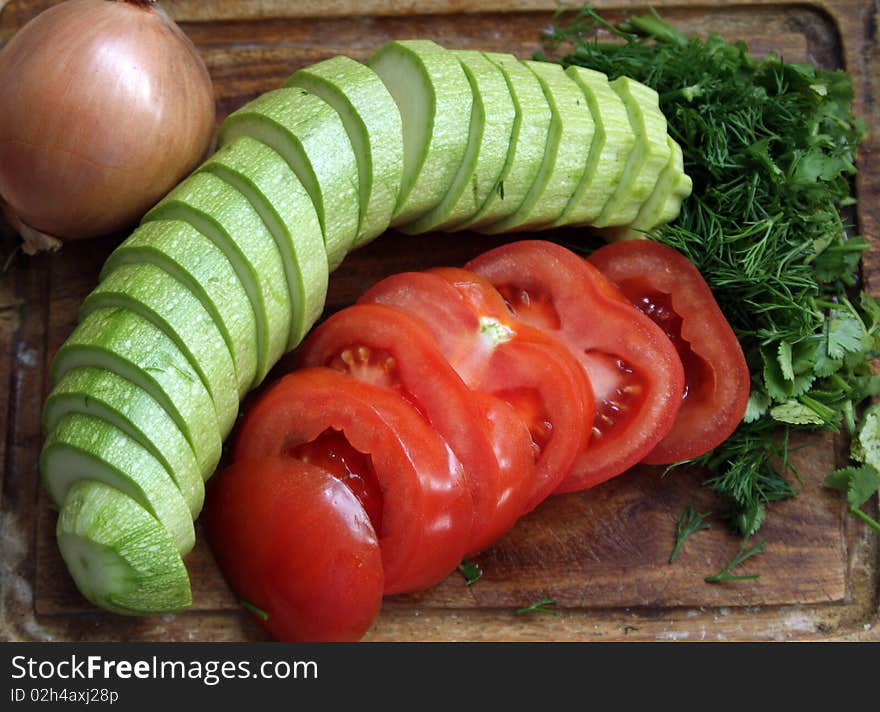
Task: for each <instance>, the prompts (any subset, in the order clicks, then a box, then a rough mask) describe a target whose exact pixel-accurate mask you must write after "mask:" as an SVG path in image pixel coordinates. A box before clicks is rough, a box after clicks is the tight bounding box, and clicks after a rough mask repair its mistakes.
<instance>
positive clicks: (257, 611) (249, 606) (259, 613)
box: [238, 598, 269, 621]
mask: <svg viewBox="0 0 880 712" xmlns="http://www.w3.org/2000/svg"><path fill="white" fill-rule="evenodd" d="M238 604H239V605H240V606H241V607H242V608H244V609H245V610H246V611H250V612H251V613H253V614H254V615H255V616H256V617H257V618H259V619H260V620H264V621H267V620H269V614H268V613H266V611H264V610H263V609H262V608H258V607H257V606H255V605H254V604H253V603H251V602H250V601H245V600H244V599H243V598H240V599H239V600H238Z"/></svg>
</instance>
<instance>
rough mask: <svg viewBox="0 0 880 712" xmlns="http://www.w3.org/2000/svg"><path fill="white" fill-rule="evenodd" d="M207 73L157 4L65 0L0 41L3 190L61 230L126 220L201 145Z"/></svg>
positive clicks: (193, 158)
mask: <svg viewBox="0 0 880 712" xmlns="http://www.w3.org/2000/svg"><path fill="white" fill-rule="evenodd" d="M214 126H215V104H214V93H213V87H212V84H211V78H210V76H209V74H208V70H207V69H206V67H205V65H204V62H203V61H202V59H201V57H200V56H199V54H198V51H197V50H196V49H195V47H194V46H193V44H192V43H191V42H190V40H189V39H188V38H187V37H186V35H185V34H184V33H183V32H182V31H181V30H180V28H178V27H177V25H176V24H174V23H173V22H172V21H171V20H170V18H168V16H167V15H166V14H165V13H164V11H163V10H161V9H160V8H159V7H157V6H155V5H154V4H150V3H137V2H124V1H123V2H116V1H113V0H67V1H66V2H63V3H61V4H60V5H56V6H53V7H51V8H49V9H48V10H46V11H44V12H43V13H41V14H40V15H38V16H37V17H35V18H34V19H33V20H31V21H30V22H29V23H28V24H27V25H25V26H24V27H23V28H22V29H21V30H19V32H18V33H17V34H16V35H14V36H13V37H12V39H11V40H10V41H9V42H8V44H7V45H6V46H5V47H4V48H3V49H2V51H0V198H2V200H3V201H4V202H5V203H6V206H5V208H6V210H7V212H8V213H11V216H10V217H11V220H10V222H12V223H13V224H16V223H17V222H18V221H21V222H23V223H25V225H27V226H29V227H31V228H35V229H36V230H38V231H41V232H44V233H48V234H49V235H52V236H54V237H57V238H59V239H61V240H72V239H80V238H88V237H95V236H99V235H107V234H110V233H113V232H116V231H119V230H122V229H124V228H127V227H130V226H132V225H134V224H135V223H136V222H137V221H138V220H139V219H140V217H141V216H142V215H143V214H144V213H145V212H146V211H147V210H148V209H149V208H150V207H152V205H154V204H155V203H156V202H157V201H158V200H159V199H160V198H161V197H162V196H163V195H164V194H165V193H167V192H168V191H169V190H170V189H171V188H172V187H174V185H176V184H177V183H178V182H179V181H180V180H181V179H182V178H183V177H185V176H186V175H187V174H188V173H189V172H191V171H192V170H193V169H194V168H195V167H196V166H197V165H198V163H199V162H200V161H201V160H203V159H204V158H205V157H206V156H207V154H208V153H209V152H210V150H211V147H212V144H213V138H214Z"/></svg>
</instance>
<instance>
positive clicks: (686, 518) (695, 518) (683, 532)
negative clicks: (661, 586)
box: [669, 504, 710, 564]
mask: <svg viewBox="0 0 880 712" xmlns="http://www.w3.org/2000/svg"><path fill="white" fill-rule="evenodd" d="M709 514H710V513H709V512H705V513H704V514H697V510H696V509H694V507H693V505H690V504H689V505H688V506H687V507H683V508H682V510H681V512H680V513H679V515H678V520H677V521H676V522H675V546H674V547H673V548H672V553H671V554H670V555H669V563H670V564H671V563H672V562H673V561H675V559H676V557H678V554H679V552H680V551H681V547H682V546H684V542H685V540H686V539H687V538H688V537H689V536H690V535H691V534H696V533H697V532H698V531H702V530H703V529H709V528H710V526H709V524H707V523H706V517H708V516H709Z"/></svg>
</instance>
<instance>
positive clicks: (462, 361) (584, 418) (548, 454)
mask: <svg viewBox="0 0 880 712" xmlns="http://www.w3.org/2000/svg"><path fill="white" fill-rule="evenodd" d="M453 276H454V277H455V278H453ZM480 290H484V291H485V293H483V294H481V293H480ZM493 295H494V296H493ZM361 301H362V302H379V303H383V304H389V305H394V306H397V307H399V308H401V309H405V310H407V311H409V312H410V313H411V314H413V315H415V316H417V317H418V318H420V319H421V320H422V321H423V322H424V324H425V325H427V326H428V328H429V329H430V330H431V331H432V333H433V334H434V337H435V338H436V340H437V342H438V344H439V345H440V350H441V352H442V353H443V354H444V356H445V357H446V358H447V360H448V361H449V363H450V364H451V365H452V367H453V368H454V369H455V370H456V372H457V373H458V374H459V375H460V376H461V378H462V379H463V380H464V382H465V383H466V384H467V385H468V386H469V387H470V388H471V389H473V390H480V391H484V392H486V393H491V394H493V395H495V396H497V397H500V398H501V399H503V400H504V401H506V402H507V403H509V404H510V405H511V406H513V408H514V409H515V410H516V411H517V413H518V415H519V416H520V418H521V419H522V421H523V422H524V423H525V425H526V427H527V428H528V431H529V434H530V436H531V440H532V447H533V449H534V451H535V468H536V470H535V477H534V481H533V485H532V487H531V490H530V495H529V497H528V504H527V505H526V511H529V510H531V509H533V508H534V507H535V506H537V505H538V504H539V503H540V502H541V501H543V500H544V499H545V498H546V497H547V496H548V495H549V494H550V493H551V492H552V491H553V490H554V489H555V487H556V486H557V485H558V484H559V482H560V481H561V480H562V478H564V477H565V476H566V475H567V473H568V471H569V469H570V468H571V466H572V464H573V463H574V462H575V460H576V459H577V458H578V457H579V456H580V455H581V453H582V451H583V449H584V447H585V445H586V442H587V439H588V434H589V432H590V427H591V424H592V417H593V412H594V410H593V400H592V393H591V391H590V388H589V383H588V382H587V381H586V379H585V378H584V377H583V374H582V372H581V370H580V367H579V365H578V364H577V362H576V361H575V360H574V359H572V357H571V354H570V353H569V352H568V350H567V349H566V348H565V346H564V345H562V344H560V343H559V342H558V341H556V340H555V339H554V338H552V337H550V336H547V335H545V334H542V333H540V332H539V331H538V330H536V329H533V328H531V327H529V326H528V325H525V324H519V323H517V322H516V321H515V320H514V319H512V318H511V317H510V315H509V313H508V312H507V310H506V308H505V307H504V302H503V301H502V300H501V298H500V296H499V295H497V293H496V292H495V290H494V289H493V288H492V287H491V285H489V284H488V283H486V282H485V281H484V280H480V279H479V278H477V277H476V275H470V277H469V278H468V276H467V275H466V274H465V273H464V272H463V271H460V270H458V271H454V272H453V271H449V272H437V271H434V270H431V271H429V272H422V273H408V274H406V275H395V276H394V277H392V278H389V279H386V280H383V281H382V282H380V283H378V284H376V285H374V286H373V287H372V288H371V289H370V290H368V291H367V292H366V293H365V294H364V296H363V297H362V298H361Z"/></svg>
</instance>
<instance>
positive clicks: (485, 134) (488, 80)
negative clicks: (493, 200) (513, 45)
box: [401, 50, 516, 233]
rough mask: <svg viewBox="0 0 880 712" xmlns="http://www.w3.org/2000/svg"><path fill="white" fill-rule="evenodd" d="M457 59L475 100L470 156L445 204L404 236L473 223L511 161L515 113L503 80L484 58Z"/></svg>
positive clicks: (462, 53) (458, 53)
mask: <svg viewBox="0 0 880 712" xmlns="http://www.w3.org/2000/svg"><path fill="white" fill-rule="evenodd" d="M452 53H453V54H454V55H455V57H456V58H457V59H458V61H459V62H461V66H462V67H463V68H464V72H465V74H466V75H467V78H468V81H469V82H470V85H471V92H472V93H473V97H474V104H473V110H472V111H471V124H470V133H469V135H468V146H467V150H466V151H465V154H464V158H463V159H462V162H461V164H460V165H459V168H458V172H457V173H456V174H455V179H454V180H453V181H452V187H451V188H450V189H449V190H448V191H447V193H446V195H445V196H443V200H441V201H440V203H439V204H438V205H437V206H436V207H434V208H433V209H431V210H429V211H428V212H427V213H425V214H424V215H422V217H420V218H418V219H416V220H414V221H413V222H410V223H407V224H406V225H405V226H404V227H402V228H401V229H402V231H403V232H407V233H418V232H427V231H429V230H449V229H453V228H454V227H455V226H456V225H459V224H461V223H463V222H465V221H466V220H468V219H469V218H472V217H473V216H474V215H476V213H477V211H479V209H480V208H481V207H482V206H483V203H485V202H486V200H487V199H488V197H489V195H490V194H491V193H492V191H493V190H495V187H496V186H497V185H498V179H499V177H500V176H501V171H502V169H503V168H504V164H505V162H506V161H507V152H508V149H509V148H510V134H511V132H512V131H513V122H514V119H515V118H516V110H515V109H514V106H513V99H512V98H511V96H510V91H509V90H508V88H507V82H506V81H505V79H504V74H502V73H501V70H500V69H498V67H497V66H496V65H494V64H492V63H491V62H490V61H489V60H488V59H486V57H485V56H483V54H482V53H481V52H477V51H475V50H453V51H452Z"/></svg>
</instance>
